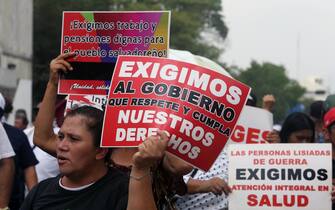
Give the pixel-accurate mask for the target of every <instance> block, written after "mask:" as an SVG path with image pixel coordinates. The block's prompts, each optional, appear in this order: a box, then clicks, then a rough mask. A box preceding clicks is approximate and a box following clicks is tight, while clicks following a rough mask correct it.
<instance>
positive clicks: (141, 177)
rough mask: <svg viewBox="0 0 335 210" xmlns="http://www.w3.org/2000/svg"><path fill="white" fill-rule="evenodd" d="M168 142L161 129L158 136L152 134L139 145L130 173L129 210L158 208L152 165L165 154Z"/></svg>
mask: <svg viewBox="0 0 335 210" xmlns="http://www.w3.org/2000/svg"><path fill="white" fill-rule="evenodd" d="M167 144H168V137H167V135H166V133H164V132H162V131H160V132H158V136H151V137H149V138H148V139H147V140H145V141H144V142H143V143H142V144H141V145H140V146H139V147H138V152H137V153H135V154H134V156H133V163H134V165H133V167H132V170H131V173H130V181H129V195H128V207H127V210H156V209H157V207H156V204H155V200H154V196H153V192H152V184H151V174H150V167H151V166H153V165H154V164H156V163H157V162H158V161H159V160H161V158H162V157H163V156H164V152H165V150H166V147H167Z"/></svg>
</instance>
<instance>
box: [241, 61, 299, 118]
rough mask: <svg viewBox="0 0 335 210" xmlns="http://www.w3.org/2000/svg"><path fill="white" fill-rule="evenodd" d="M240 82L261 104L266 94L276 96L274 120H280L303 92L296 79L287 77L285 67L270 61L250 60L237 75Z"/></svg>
mask: <svg viewBox="0 0 335 210" xmlns="http://www.w3.org/2000/svg"><path fill="white" fill-rule="evenodd" d="M237 79H238V80H240V81H241V82H243V83H245V84H247V85H249V86H250V87H251V88H252V91H253V92H254V93H255V95H256V97H257V99H258V105H259V106H261V105H262V98H263V96H264V95H266V94H273V95H274V96H275V98H276V105H275V110H274V120H275V122H280V121H281V120H283V119H284V118H285V116H286V113H287V111H288V109H289V108H290V107H293V106H294V105H296V104H297V103H298V100H299V99H300V98H301V97H302V95H303V94H304V93H305V89H304V88H303V87H301V86H300V85H299V84H298V82H297V81H295V80H292V79H289V78H288V77H287V76H286V74H285V68H284V67H283V66H278V65H275V64H271V63H263V64H260V63H257V62H256V61H252V62H251V66H250V67H249V68H247V69H246V70H245V71H241V73H240V74H239V75H238V76H237Z"/></svg>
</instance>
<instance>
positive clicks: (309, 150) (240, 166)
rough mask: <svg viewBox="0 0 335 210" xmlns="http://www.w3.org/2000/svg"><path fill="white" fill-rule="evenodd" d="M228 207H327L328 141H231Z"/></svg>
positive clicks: (313, 209) (305, 209)
mask: <svg viewBox="0 0 335 210" xmlns="http://www.w3.org/2000/svg"><path fill="white" fill-rule="evenodd" d="M228 151H229V153H228V154H229V186H230V187H231V188H232V190H233V192H232V193H231V194H230V195H229V209H234V210H245V209H249V210H252V209H255V210H256V209H257V210H273V209H281V210H293V209H294V210H298V209H301V210H316V209H317V210H330V209H331V190H332V181H331V180H332V165H331V164H332V152H331V145H330V144H257V145H255V144H232V145H229V147H228Z"/></svg>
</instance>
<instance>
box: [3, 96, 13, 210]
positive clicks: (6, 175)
mask: <svg viewBox="0 0 335 210" xmlns="http://www.w3.org/2000/svg"><path fill="white" fill-rule="evenodd" d="M2 99H3V97H1V98H0V107H3V104H4V101H3V100H2ZM1 111H3V110H2V108H0V112H1ZM14 155H15V153H14V151H13V148H12V146H11V144H10V142H9V139H8V136H7V134H6V131H5V129H4V128H3V126H2V124H1V123H0V177H1V178H0V209H3V210H8V209H9V208H8V205H9V199H10V195H11V191H12V184H13V178H14V172H15V166H14V160H13V156H14Z"/></svg>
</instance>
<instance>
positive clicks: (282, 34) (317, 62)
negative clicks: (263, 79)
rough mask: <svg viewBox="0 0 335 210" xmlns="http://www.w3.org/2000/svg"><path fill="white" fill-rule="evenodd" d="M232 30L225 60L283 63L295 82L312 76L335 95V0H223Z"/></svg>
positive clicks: (245, 62)
mask: <svg viewBox="0 0 335 210" xmlns="http://www.w3.org/2000/svg"><path fill="white" fill-rule="evenodd" d="M222 6H223V15H224V21H225V23H226V24H227V26H228V28H229V33H228V37H227V39H226V40H225V43H224V49H225V52H224V53H223V54H222V56H221V60H222V61H224V62H226V63H227V64H230V65H237V66H239V67H242V68H246V67H248V66H249V65H250V61H251V60H256V61H258V62H271V63H274V64H278V65H283V66H284V67H285V68H286V70H287V75H288V76H289V77H290V78H292V79H297V80H298V81H303V80H305V79H306V78H308V77H311V76H314V77H319V78H322V79H323V80H324V83H325V85H326V87H329V88H330V90H331V91H332V92H333V93H334V92H335V82H333V81H332V80H333V79H335V74H334V73H333V72H335V1H334V0H252V1H249V0H222Z"/></svg>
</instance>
